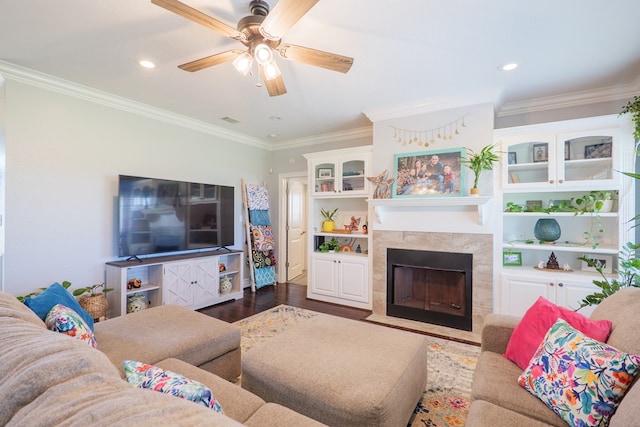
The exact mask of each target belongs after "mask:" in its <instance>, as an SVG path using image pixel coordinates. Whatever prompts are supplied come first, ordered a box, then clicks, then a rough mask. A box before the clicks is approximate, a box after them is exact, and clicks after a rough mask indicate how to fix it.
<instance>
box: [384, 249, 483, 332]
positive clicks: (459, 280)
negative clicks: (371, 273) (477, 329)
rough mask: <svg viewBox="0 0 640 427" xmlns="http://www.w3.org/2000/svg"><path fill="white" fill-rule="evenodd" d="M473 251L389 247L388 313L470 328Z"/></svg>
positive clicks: (464, 328) (459, 327)
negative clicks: (465, 252)
mask: <svg viewBox="0 0 640 427" xmlns="http://www.w3.org/2000/svg"><path fill="white" fill-rule="evenodd" d="M472 267H473V260H472V255H471V254H460V253H449V252H433V251H416V250H406V249H387V315H389V316H396V317H402V318H405V319H411V320H417V321H421V322H426V323H433V324H437V325H442V326H449V327H453V328H458V329H463V330H471V295H472V289H471V283H472V278H471V271H472Z"/></svg>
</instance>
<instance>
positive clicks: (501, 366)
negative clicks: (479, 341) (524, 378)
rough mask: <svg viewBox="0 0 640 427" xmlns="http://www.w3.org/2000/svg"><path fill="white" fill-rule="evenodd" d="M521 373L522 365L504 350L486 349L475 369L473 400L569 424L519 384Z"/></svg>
mask: <svg viewBox="0 0 640 427" xmlns="http://www.w3.org/2000/svg"><path fill="white" fill-rule="evenodd" d="M520 374H522V369H520V368H519V367H518V365H516V364H515V363H513V362H512V361H510V360H508V359H505V358H504V357H502V355H501V354H499V353H494V352H491V351H483V352H482V353H480V356H479V357H478V364H477V365H476V370H475V371H474V373H473V382H472V384H471V396H472V398H473V400H474V401H475V400H484V401H486V402H490V403H492V404H494V405H497V406H500V407H503V408H505V409H508V410H510V411H513V412H517V413H520V414H525V415H527V416H528V417H531V418H534V419H536V420H538V421H540V422H544V423H547V424H550V425H554V426H557V427H566V425H567V424H566V423H565V422H564V421H563V420H562V419H561V418H560V417H558V416H557V415H556V414H555V413H554V412H553V411H552V410H551V409H550V408H549V407H548V406H547V405H545V404H544V403H542V401H540V399H538V398H537V397H535V396H534V395H532V394H531V393H529V392H528V391H526V390H525V389H524V388H522V387H520V385H518V377H519V376H520Z"/></svg>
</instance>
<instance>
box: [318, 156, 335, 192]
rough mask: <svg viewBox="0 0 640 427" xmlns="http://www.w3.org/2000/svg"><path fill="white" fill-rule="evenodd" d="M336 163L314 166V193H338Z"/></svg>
mask: <svg viewBox="0 0 640 427" xmlns="http://www.w3.org/2000/svg"><path fill="white" fill-rule="evenodd" d="M336 165H337V164H336V163H333V162H332V163H318V164H315V165H314V174H313V176H314V179H315V182H314V186H313V188H314V192H315V193H317V194H323V193H324V194H334V193H335V191H336V169H337V168H336Z"/></svg>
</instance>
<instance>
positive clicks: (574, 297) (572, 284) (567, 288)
mask: <svg viewBox="0 0 640 427" xmlns="http://www.w3.org/2000/svg"><path fill="white" fill-rule="evenodd" d="M597 290H598V288H597V287H596V286H595V285H594V284H593V283H592V282H590V281H589V280H588V279H585V280H584V281H576V280H567V279H566V278H565V279H564V280H563V279H562V278H558V286H557V287H556V304H558V305H562V306H564V307H568V308H570V309H572V310H576V309H577V308H578V307H580V301H582V300H583V299H584V298H585V297H586V296H587V295H591V294H592V293H594V292H595V291H597ZM593 310H595V306H590V307H584V308H581V309H580V311H579V313H581V314H584V315H585V316H590V315H591V313H592V312H593Z"/></svg>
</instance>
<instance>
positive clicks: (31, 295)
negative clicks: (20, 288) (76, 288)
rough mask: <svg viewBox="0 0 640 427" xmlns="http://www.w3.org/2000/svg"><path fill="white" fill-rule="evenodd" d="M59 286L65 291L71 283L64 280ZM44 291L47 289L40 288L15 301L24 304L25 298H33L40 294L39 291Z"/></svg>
mask: <svg viewBox="0 0 640 427" xmlns="http://www.w3.org/2000/svg"><path fill="white" fill-rule="evenodd" d="M60 285H61V286H62V287H63V288H65V289H69V287H70V286H71V282H68V281H66V280H65V281H64V282H62V283H61V284H60ZM46 289H47V288H40V289H39V290H37V291H33V292H30V293H28V294H26V295H18V296H17V297H16V299H17V300H18V301H20V302H24V300H25V298H29V297H34V296H36V295H38V294H40V292H41V291H45V290H46Z"/></svg>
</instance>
